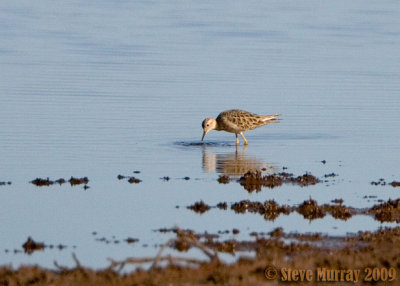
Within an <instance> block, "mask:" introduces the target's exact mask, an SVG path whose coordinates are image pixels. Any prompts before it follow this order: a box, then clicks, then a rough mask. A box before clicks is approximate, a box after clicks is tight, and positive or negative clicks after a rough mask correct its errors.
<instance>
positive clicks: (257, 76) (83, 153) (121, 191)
mask: <svg viewBox="0 0 400 286" xmlns="http://www.w3.org/2000/svg"><path fill="white" fill-rule="evenodd" d="M0 8H1V9H0V23H1V25H0V35H1V38H2V40H1V41H0V63H1V70H0V136H1V137H0V138H1V140H0V159H1V164H0V181H11V182H12V184H11V185H6V186H0V196H1V200H0V225H1V226H2V229H3V231H2V232H1V235H0V250H1V252H0V264H9V263H11V264H12V265H14V266H18V265H19V264H20V263H39V264H41V265H44V266H48V267H51V266H52V263H53V260H57V261H58V262H59V263H60V264H64V265H72V264H73V261H72V258H71V252H75V253H76V254H77V256H78V257H79V258H80V260H81V263H82V264H84V265H89V266H93V267H103V266H106V265H107V263H108V262H107V260H106V258H107V257H113V258H116V259H118V258H121V259H122V258H125V257H127V256H142V255H143V256H145V255H155V253H156V252H157V248H156V247H155V246H156V245H159V244H161V243H163V242H165V241H166V240H167V239H168V237H169V235H168V234H160V233H158V232H154V231H153V230H155V229H159V228H163V227H167V228H169V227H173V226H179V227H181V228H190V229H194V230H196V231H206V230H207V231H208V232H218V231H219V230H226V229H228V230H232V228H237V229H239V230H240V235H239V236H237V238H243V239H252V238H250V237H249V233H250V232H252V231H264V232H267V231H270V230H272V229H274V228H276V227H283V229H284V230H285V231H287V232H290V231H297V232H310V231H319V232H324V233H329V234H332V235H344V234H346V233H347V232H357V231H359V230H374V229H376V228H378V227H380V226H386V225H395V224H381V223H379V222H378V221H375V220H374V219H373V218H372V217H366V216H355V217H353V218H351V219H350V220H348V221H340V220H335V219H333V218H331V217H329V216H327V217H326V218H324V219H318V220H314V221H308V220H305V219H303V218H302V216H300V215H298V214H291V215H289V216H280V217H278V218H277V219H276V220H275V221H266V220H264V219H263V218H262V217H261V216H259V215H252V214H245V215H238V214H235V213H234V212H233V211H231V210H229V209H228V210H227V211H222V210H219V209H212V210H210V211H209V212H207V213H205V214H203V215H199V214H196V213H194V212H192V211H190V210H187V209H186V206H188V205H191V204H193V203H194V202H196V201H199V200H203V201H205V202H206V203H208V204H210V205H216V204H217V203H219V202H223V201H226V202H227V203H228V204H229V203H233V202H236V201H240V200H244V199H250V200H254V201H255V200H258V201H264V200H269V199H274V200H276V201H277V202H278V203H280V204H289V205H294V204H299V203H302V202H303V201H304V200H307V199H309V198H310V197H311V198H313V199H315V200H317V201H318V202H319V203H326V202H330V201H331V200H332V199H336V198H342V199H343V200H344V204H345V205H348V206H353V207H357V208H361V207H368V206H371V205H373V204H375V203H376V202H377V200H379V199H382V200H387V199H388V198H397V197H398V196H399V195H398V193H399V189H398V188H393V187H391V186H384V187H382V186H372V185H371V184H370V182H371V181H376V180H378V179H379V178H385V179H386V180H387V181H388V182H390V181H392V180H400V164H399V151H400V135H399V132H398V126H399V123H400V117H399V112H398V110H399V109H400V99H399V94H400V64H399V63H400V55H399V53H398V50H399V46H400V19H399V17H398V15H399V12H400V11H399V10H400V7H399V5H398V4H397V3H396V2H392V1H384V2H379V4H377V3H376V2H374V1H352V2H351V3H349V2H347V1H335V2H329V3H320V2H318V1H309V2H307V3H294V2H290V1H266V2H262V3H260V2H246V4H244V2H243V3H239V2H236V3H229V5H228V4H226V3H222V2H221V3H214V2H212V3H211V2H195V1H193V2H188V3H186V4H185V5H182V3H179V2H174V1H173V2H168V3H167V2H165V3H164V2H162V3H161V2H160V3H158V2H147V1H130V2H129V1H119V2H117V3H109V2H107V1H97V2H96V3H93V4H91V3H84V4H82V3H78V2H75V3H74V2H68V3H53V2H50V1H44V2H42V3H35V4H33V3H31V2H29V1H19V2H17V3H16V2H10V3H1V4H0ZM230 108H241V109H245V110H249V111H251V112H255V113H260V114H273V113H279V114H282V121H281V122H280V124H273V125H270V126H265V127H262V128H259V129H256V130H254V131H250V132H248V133H246V138H247V139H248V141H249V146H248V147H247V148H244V147H243V146H239V148H236V146H235V144H234V143H235V141H234V140H235V137H234V136H233V135H232V134H229V133H224V132H210V133H209V134H207V136H206V138H205V142H203V143H201V142H200V139H201V135H202V130H201V121H202V120H203V119H204V118H205V117H210V116H217V115H218V113H219V112H220V111H222V110H225V109H230ZM322 160H326V164H323V163H321V161H322ZM259 167H263V168H264V167H265V168H267V169H268V170H269V171H271V172H275V170H276V171H281V170H282V168H283V167H286V168H287V169H286V171H287V172H291V173H294V174H295V175H302V174H304V173H305V172H311V173H312V174H314V175H316V176H318V177H322V176H323V175H324V174H329V173H332V172H334V173H336V174H338V175H339V176H337V177H335V178H334V179H331V180H330V181H329V182H328V183H326V184H318V185H316V186H310V187H304V188H301V187H297V186H291V185H285V186H282V187H279V188H275V189H272V190H270V189H265V188H264V189H262V191H261V192H258V193H256V192H253V193H250V194H249V193H248V192H247V191H245V190H244V189H243V187H241V186H240V185H239V184H238V183H236V182H231V183H230V184H227V185H222V184H218V182H217V181H216V180H217V178H218V176H219V175H220V174H229V175H231V176H234V177H236V176H239V175H240V173H242V172H244V171H245V170H246V169H249V168H259ZM133 171H140V173H139V174H134V173H133ZM118 174H122V175H130V176H135V177H138V178H140V179H141V180H142V182H141V183H139V184H129V183H128V182H127V181H126V180H121V181H120V180H118V179H117V175H118ZM71 176H75V177H83V176H87V177H88V178H89V180H90V181H89V186H90V188H89V189H88V190H86V191H85V190H84V189H83V188H82V186H75V187H71V186H69V185H68V184H65V185H62V186H57V185H54V186H50V187H41V188H39V187H36V186H33V185H32V184H30V183H29V181H31V180H33V179H35V178H36V177H42V178H46V177H49V178H50V179H53V180H55V179H58V178H60V177H63V178H66V179H68V178H69V177H71ZM164 176H169V177H170V180H169V181H164V180H162V179H161V178H162V177H164ZM186 176H187V177H189V178H190V180H185V179H183V178H184V177H186ZM365 196H374V197H373V198H368V197H367V198H364V197H365ZM375 196H376V197H375ZM93 232H96V233H97V234H96V235H93V234H92V233H93ZM28 236H32V237H33V239H35V240H37V241H44V242H45V243H46V244H54V245H57V244H60V243H61V244H63V245H66V246H67V248H66V249H65V250H62V251H59V250H56V249H46V250H45V251H44V252H35V253H34V254H33V255H30V256H28V255H25V254H23V253H17V254H14V252H13V250H14V249H19V250H20V249H21V245H22V244H23V243H24V242H25V241H26V239H27V237H28ZM102 237H105V238H106V239H107V240H110V241H111V243H108V244H106V243H104V242H101V241H98V240H96V238H98V239H101V238H102ZM128 237H134V238H138V239H139V242H138V243H136V244H133V245H128V244H127V243H125V242H124V241H123V240H124V239H126V238H128ZM223 237H226V238H229V237H232V235H231V234H227V235H225V236H223ZM116 240H118V241H120V242H119V243H114V242H115V241H116ZM74 246H75V247H74ZM5 250H9V252H5Z"/></svg>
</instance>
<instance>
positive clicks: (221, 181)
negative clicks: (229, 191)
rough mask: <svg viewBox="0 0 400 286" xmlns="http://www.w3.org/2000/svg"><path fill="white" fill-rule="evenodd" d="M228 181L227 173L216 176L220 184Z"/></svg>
mask: <svg viewBox="0 0 400 286" xmlns="http://www.w3.org/2000/svg"><path fill="white" fill-rule="evenodd" d="M229 181H230V178H229V176H227V175H220V176H219V178H218V183H220V184H228V183H229Z"/></svg>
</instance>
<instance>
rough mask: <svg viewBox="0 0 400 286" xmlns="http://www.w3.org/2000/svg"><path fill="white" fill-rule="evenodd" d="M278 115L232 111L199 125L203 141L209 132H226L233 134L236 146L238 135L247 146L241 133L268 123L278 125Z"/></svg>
mask: <svg viewBox="0 0 400 286" xmlns="http://www.w3.org/2000/svg"><path fill="white" fill-rule="evenodd" d="M278 117H279V114H273V115H257V114H254V113H250V112H247V111H244V110H238V109H232V110H226V111H223V112H221V113H220V114H219V115H218V117H217V118H216V119H214V118H206V119H204V121H203V123H202V124H201V125H202V127H203V131H204V132H203V137H202V138H201V141H203V139H204V136H206V134H207V133H208V132H209V131H210V130H213V129H215V130H217V131H221V130H223V131H226V132H230V133H235V136H236V145H239V138H238V134H240V136H242V138H243V141H244V145H247V140H246V138H245V137H244V135H243V132H245V131H247V130H252V129H255V128H257V127H260V126H262V125H265V124H269V123H278V122H279V120H278V119H277V118H278Z"/></svg>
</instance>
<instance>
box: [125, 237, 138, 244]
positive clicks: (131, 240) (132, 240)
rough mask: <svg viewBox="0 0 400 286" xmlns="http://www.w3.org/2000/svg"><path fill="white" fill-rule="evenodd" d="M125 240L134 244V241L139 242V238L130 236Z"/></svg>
mask: <svg viewBox="0 0 400 286" xmlns="http://www.w3.org/2000/svg"><path fill="white" fill-rule="evenodd" d="M125 241H126V243H129V244H132V243H135V242H138V241H139V239H137V238H132V237H128V238H127V239H125Z"/></svg>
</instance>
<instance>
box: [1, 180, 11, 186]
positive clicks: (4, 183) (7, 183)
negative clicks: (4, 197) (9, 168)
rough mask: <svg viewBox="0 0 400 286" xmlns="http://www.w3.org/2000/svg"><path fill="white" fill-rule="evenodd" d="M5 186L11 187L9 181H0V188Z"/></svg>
mask: <svg viewBox="0 0 400 286" xmlns="http://www.w3.org/2000/svg"><path fill="white" fill-rule="evenodd" d="M5 185H11V182H10V181H8V182H3V181H0V186H5Z"/></svg>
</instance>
